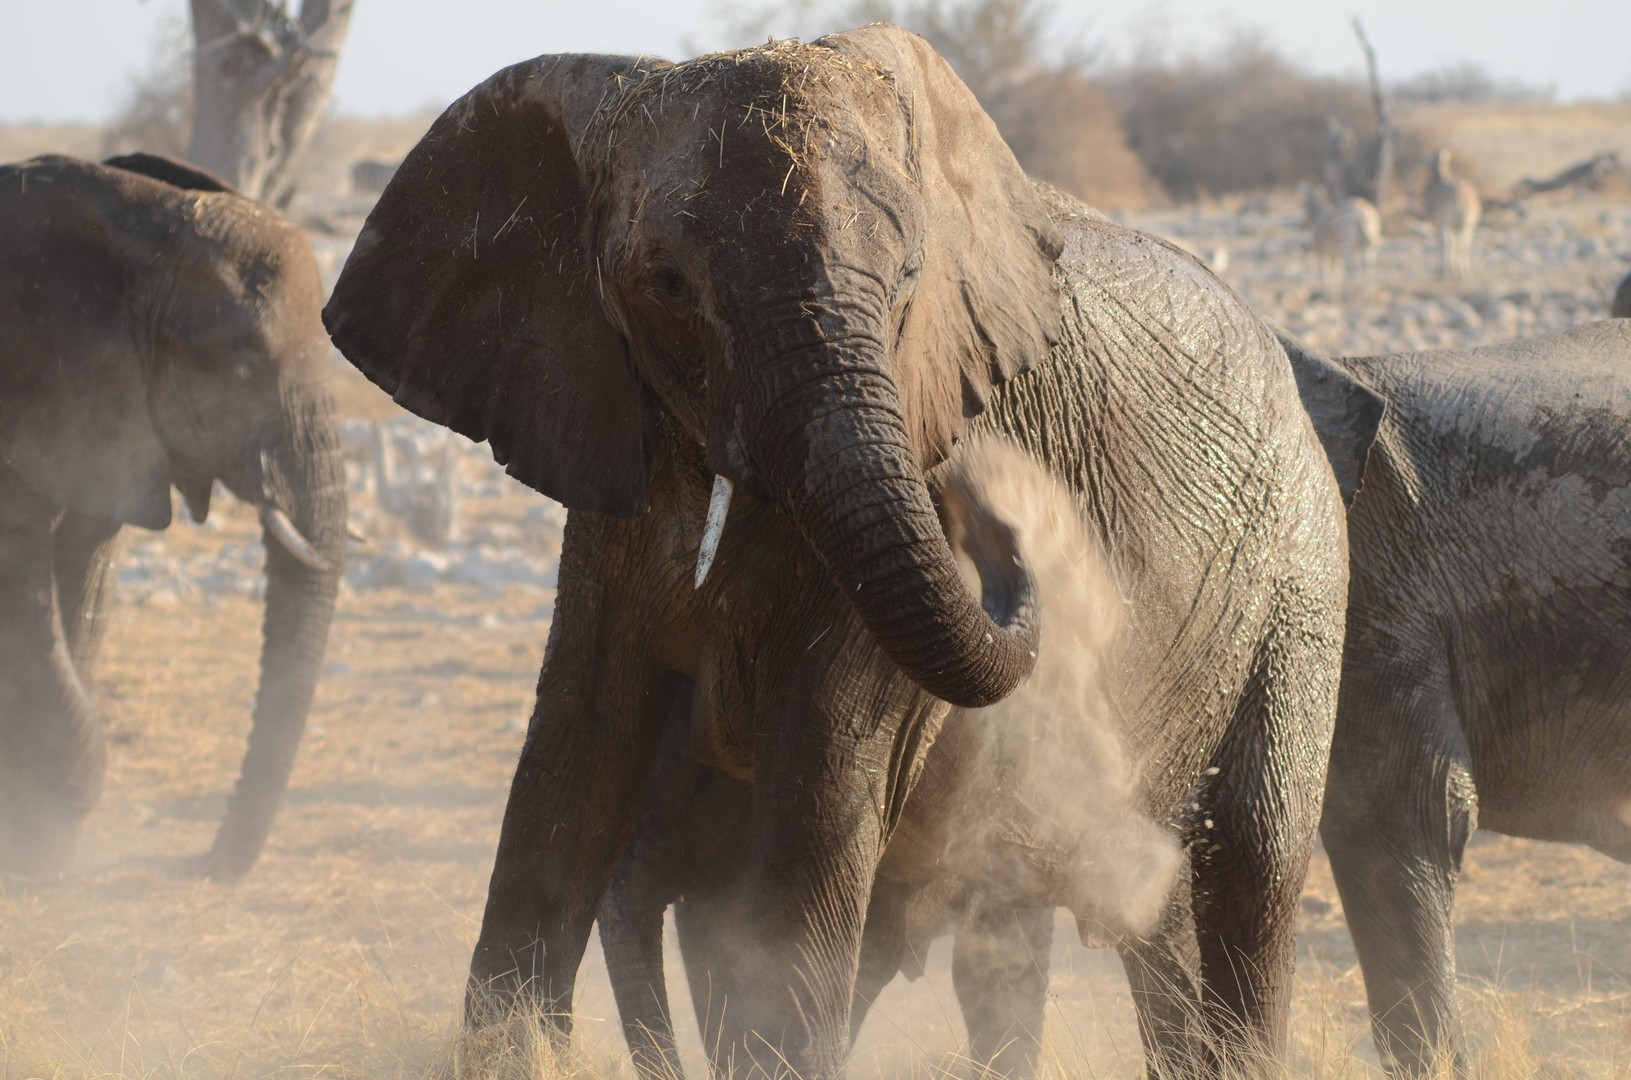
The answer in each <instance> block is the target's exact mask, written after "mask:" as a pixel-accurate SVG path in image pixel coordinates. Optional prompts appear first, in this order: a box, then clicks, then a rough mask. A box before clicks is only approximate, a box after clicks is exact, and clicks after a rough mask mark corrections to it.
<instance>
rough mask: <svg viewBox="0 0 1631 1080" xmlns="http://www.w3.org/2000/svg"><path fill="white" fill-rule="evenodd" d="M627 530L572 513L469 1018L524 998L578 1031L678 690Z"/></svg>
mask: <svg viewBox="0 0 1631 1080" xmlns="http://www.w3.org/2000/svg"><path fill="white" fill-rule="evenodd" d="M620 524H621V523H616V522H607V521H604V520H601V519H595V520H594V521H593V522H592V523H591V525H590V526H584V525H583V524H582V523H581V522H580V521H579V520H578V515H576V514H575V515H573V517H572V519H569V521H568V525H567V532H566V539H565V545H564V550H563V552H562V561H561V588H560V591H559V593H558V594H557V603H556V614H555V621H554V625H553V626H552V627H551V630H550V635H549V644H548V646H547V648H546V650H545V654H544V665H543V671H542V673H541V674H540V676H539V680H538V696H537V702H536V704H535V706H534V708H533V714H532V718H531V720H530V721H529V723H528V726H527V737H526V741H525V743H524V744H523V746H522V749H521V758H520V761H519V763H518V764H517V766H516V771H515V778H514V780H513V781H512V782H511V785H510V797H509V802H508V804H507V806H506V807H505V811H504V823H503V826H502V829H501V832H500V834H499V843H498V852H497V856H496V861H495V863H494V866H493V876H492V881H491V883H490V885H489V887H488V894H487V908H486V911H485V913H484V915H483V917H482V927H481V935H480V937H479V938H478V940H477V942H476V948H475V953H474V955H473V956H472V957H471V960H470V984H469V992H468V994H467V997H466V1003H465V1006H466V1010H465V1011H466V1016H467V1018H468V1019H469V1020H471V1021H472V1022H476V1023H480V1022H485V1021H490V1020H495V1019H499V1018H502V1017H503V1016H504V1014H505V1012H506V1011H507V1010H508V1009H511V1008H514V1007H516V1006H522V1007H524V1008H529V1009H530V1008H542V1009H544V1010H546V1011H547V1012H548V1013H549V1015H550V1017H551V1019H552V1022H553V1024H554V1026H555V1028H556V1030H557V1031H558V1032H559V1033H561V1034H563V1035H564V1034H565V1033H566V1032H568V1031H570V1028H571V1020H570V1013H571V1008H572V989H573V984H574V981H575V978H576V975H577V970H578V965H579V963H580V962H581V960H582V958H583V951H584V948H585V946H586V945H587V943H588V939H589V931H590V927H591V925H592V924H593V922H594V918H595V914H596V912H597V911H598V910H599V908H600V904H601V901H602V898H603V897H604V895H605V892H606V889H607V886H608V884H609V883H610V881H611V877H612V873H613V871H614V869H615V868H616V866H617V862H618V859H619V857H620V855H621V854H622V851H623V848H624V845H625V844H626V843H627V841H628V837H629V834H630V832H631V831H632V829H633V826H634V821H635V815H636V812H637V811H638V809H639V806H640V799H641V793H642V791H643V790H644V787H645V784H646V782H647V780H648V778H649V776H650V773H651V769H652V763H653V759H654V757H655V754H656V750H657V744H658V741H659V738H660V734H661V728H662V722H663V719H664V717H665V716H666V715H667V713H668V710H669V708H670V706H671V703H672V698H673V695H675V694H677V693H680V692H681V690H682V688H683V686H684V682H683V680H681V679H680V678H678V677H677V676H673V675H669V674H666V670H667V669H666V666H665V665H664V663H663V662H662V657H661V649H660V647H659V646H660V640H661V637H662V633H663V627H664V615H665V612H664V610H663V605H662V603H661V602H660V600H658V599H657V597H656V596H654V589H653V583H652V579H651V575H650V574H649V573H645V572H642V571H643V570H644V564H642V562H641V561H640V560H639V558H638V549H637V548H636V546H635V545H633V544H631V543H629V542H627V541H626V540H624V539H623V538H622V537H621V536H620V535H619V528H618V526H619V525H620ZM575 526H576V527H575ZM623 528H625V529H626V528H630V527H629V526H623ZM620 540H622V541H623V542H621V543H620V542H619V541H620ZM625 582H626V583H625ZM634 592H641V593H642V595H640V596H639V597H635V596H633V595H631V593H634ZM673 595H675V596H680V595H683V594H681V593H679V592H677V591H676V592H675V593H674V594H673ZM654 601H655V602H654ZM675 603H676V604H678V603H679V601H678V600H676V601H675Z"/></svg>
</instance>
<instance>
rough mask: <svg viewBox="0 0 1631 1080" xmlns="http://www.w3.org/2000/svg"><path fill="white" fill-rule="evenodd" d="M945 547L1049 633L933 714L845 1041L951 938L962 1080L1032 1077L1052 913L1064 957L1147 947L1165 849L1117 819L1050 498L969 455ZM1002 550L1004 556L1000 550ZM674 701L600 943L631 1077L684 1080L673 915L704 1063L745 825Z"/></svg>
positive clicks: (1079, 579)
mask: <svg viewBox="0 0 1631 1080" xmlns="http://www.w3.org/2000/svg"><path fill="white" fill-rule="evenodd" d="M933 488H934V492H933V493H934V496H935V502H936V504H937V505H938V506H940V507H941V514H942V519H943V522H944V524H945V528H946V534H947V537H948V539H951V541H952V546H953V548H954V549H957V550H960V551H962V552H964V553H966V554H968V556H969V558H970V559H971V561H972V562H973V563H974V564H975V565H981V564H985V563H986V562H987V560H992V559H996V558H1001V557H1004V556H1005V555H1008V553H1009V552H1011V551H1012V550H1014V549H1015V548H1017V550H1019V551H1020V552H1022V553H1023V557H1024V559H1025V560H1026V563H1027V565H1028V566H1030V567H1031V568H1032V573H1033V576H1034V578H1035V582H1036V587H1037V589H1038V592H1039V604H1040V609H1041V618H1042V620H1043V623H1044V625H1045V626H1046V627H1047V631H1046V633H1045V635H1044V636H1043V639H1042V641H1041V643H1040V648H1039V650H1038V653H1039V656H1038V661H1037V668H1036V669H1035V671H1034V672H1033V674H1032V676H1031V678H1030V679H1029V680H1028V681H1027V683H1026V685H1025V686H1023V687H1022V688H1020V689H1019V690H1018V691H1016V692H1015V693H1014V694H1012V695H1010V696H1009V697H1008V698H1006V699H1004V700H1003V701H1002V702H1001V703H999V704H997V705H994V706H991V707H989V708H987V709H983V710H967V709H953V710H951V713H950V714H949V715H948V717H947V719H946V721H945V724H944V726H943V727H942V729H941V732H940V735H939V736H938V738H937V739H936V740H935V743H934V745H933V746H931V747H930V748H929V750H928V753H927V754H926V756H925V759H924V766H923V774H922V777H921V778H920V780H919V781H918V783H917V785H916V786H915V787H914V789H913V791H912V793H911V795H910V796H909V797H908V798H907V801H906V805H905V807H904V808H903V810H902V813H901V820H900V824H899V825H898V827H897V828H896V831H895V834H894V836H893V837H892V839H891V840H890V843H889V847H888V849H887V851H886V852H885V853H884V856H883V859H882V861H881V863H880V865H879V867H878V872H877V878H876V880H875V881H874V882H873V885H872V897H871V902H870V903H869V905H868V908H867V919H866V925H865V928H864V930H863V932H862V940H861V956H860V966H859V972H858V975H857V979H856V985H855V991H854V995H853V1002H852V1008H851V1013H850V1027H851V1036H852V1039H853V1037H854V1035H855V1034H856V1033H858V1032H859V1030H860V1027H861V1024H862V1021H863V1020H864V1018H865V1016H866V1013H867V1011H868V1009H869V1007H870V1005H871V1003H872V1002H873V1001H874V1000H875V999H876V997H877V995H878V993H879V991H881V990H882V989H883V987H884V985H885V984H887V983H888V982H889V981H890V980H891V979H893V978H894V977H895V975H896V974H897V973H900V972H905V973H907V975H908V977H915V976H917V975H921V974H922V970H923V968H922V958H923V957H924V956H925V955H926V951H927V947H928V943H929V941H930V939H932V938H934V937H937V936H939V935H941V934H945V933H954V934H955V935H956V943H955V959H954V962H953V965H952V975H953V983H954V987H955V990H956V993H957V997H958V1000H959V1002H960V1003H961V1004H962V1005H963V1010H964V1019H965V1021H966V1025H967V1029H968V1056H969V1058H970V1060H971V1061H972V1062H973V1063H974V1064H975V1066H976V1068H977V1069H979V1070H984V1071H989V1072H993V1073H998V1074H1001V1075H1007V1076H1030V1075H1034V1073H1035V1072H1036V1067H1037V1063H1038V1059H1039V1057H1040V1054H1041V1049H1042V1043H1041V1035H1042V1021H1043V1009H1044V1005H1045V993H1046V990H1047V978H1048V958H1049V951H1050V947H1051V943H1052V935H1053V916H1054V909H1055V907H1057V906H1065V907H1068V908H1070V909H1071V911H1072V912H1073V913H1074V914H1075V915H1076V918H1077V920H1078V924H1079V926H1081V927H1082V928H1083V933H1084V937H1085V936H1088V935H1091V937H1092V939H1093V940H1094V941H1102V940H1103V939H1104V938H1105V937H1106V936H1110V935H1113V934H1117V933H1121V934H1140V933H1146V932H1148V931H1149V930H1150V929H1151V928H1152V926H1153V925H1154V922H1155V920H1156V919H1157V918H1158V916H1159V915H1160V913H1161V911H1162V909H1163V907H1164V906H1165V900H1166V897H1167V895H1168V892H1169V890H1170V888H1171V885H1172V881H1173V878H1174V875H1175V872H1176V870H1177V866H1178V848H1177V843H1176V836H1175V835H1174V834H1173V832H1172V831H1171V830H1170V829H1169V828H1166V827H1165V826H1158V825H1156V824H1154V823H1152V822H1149V821H1147V820H1146V819H1144V818H1143V817H1141V816H1140V815H1139V814H1138V813H1136V812H1134V811H1133V810H1132V794H1133V789H1134V783H1133V780H1134V772H1133V770H1132V769H1131V768H1130V767H1129V763H1128V762H1127V761H1126V759H1125V755H1124V752H1123V749H1122V747H1121V745H1120V741H1119V738H1118V737H1117V734H1116V730H1115V722H1114V720H1113V718H1112V715H1111V710H1110V709H1109V706H1108V701H1107V695H1106V692H1105V688H1106V686H1107V685H1108V680H1107V679H1106V678H1105V670H1104V669H1105V668H1106V667H1107V666H1108V665H1110V664H1111V663H1113V659H1112V657H1111V655H1110V648H1111V646H1112V644H1113V642H1114V640H1115V633H1116V629H1117V626H1118V623H1119V622H1120V608H1121V600H1120V595H1119V591H1118V590H1117V588H1116V585H1115V582H1114V581H1113V580H1112V579H1111V577H1110V575H1109V573H1108V571H1107V568H1106V566H1105V564H1104V562H1103V559H1102V555H1101V554H1100V553H1099V551H1098V550H1097V542H1096V540H1095V538H1094V537H1092V536H1091V535H1090V534H1089V533H1088V531H1087V529H1086V528H1085V526H1084V523H1083V522H1081V521H1079V520H1078V519H1077V518H1076V515H1075V513H1074V506H1073V504H1072V501H1071V500H1070V499H1069V498H1068V497H1062V496H1061V495H1060V494H1059V493H1058V492H1057V490H1055V488H1054V485H1053V480H1052V477H1051V476H1049V475H1048V474H1046V473H1044V472H1043V471H1042V470H1041V469H1038V468H1036V467H1035V466H1034V465H1032V464H1030V462H1029V459H1027V458H1024V457H1023V456H1021V455H1020V454H1019V453H1018V452H1017V451H1014V450H1012V449H1011V448H1009V447H1007V446H1006V445H1004V444H1000V443H994V442H991V441H989V440H983V439H982V440H979V441H977V442H976V443H975V444H974V445H973V446H972V447H971V448H969V449H968V450H966V451H963V452H960V453H959V455H958V457H957V459H956V463H955V467H954V468H947V469H944V470H941V474H940V475H939V476H937V477H936V478H935V481H934V483H933ZM1009 537H1013V538H1015V539H1017V543H1016V542H1015V539H1009ZM692 712H693V705H692V696H691V692H690V688H688V689H687V692H686V693H685V694H682V695H681V696H679V697H678V698H677V699H676V703H675V707H674V709H673V711H672V712H671V713H670V716H669V719H668V721H667V723H666V724H665V727H664V731H663V737H662V740H663V741H662V745H661V747H660V748H659V751H658V759H657V766H656V768H655V769H654V770H653V773H652V777H651V780H650V782H649V784H648V787H647V791H646V796H645V802H644V804H643V806H642V807H641V810H640V816H639V819H638V822H637V824H636V826H635V831H634V835H633V837H632V838H631V839H630V842H629V846H628V848H627V849H626V850H625V852H624V854H623V858H622V860H621V862H620V864H619V866H618V870H617V873H616V875H615V876H614V877H613V880H612V885H611V887H610V889H609V890H608V891H607V894H606V898H605V900H604V901H603V903H602V905H601V908H600V913H599V918H598V924H599V927H600V938H601V943H602V947H603V949H604V952H605V956H606V966H607V971H608V973H609V975H610V979H611V986H612V992H613V994H614V996H615V998H616V1001H617V1006H618V1012H619V1014H620V1016H621V1019H622V1022H623V1030H624V1035H625V1038H626V1039H627V1041H628V1043H629V1048H630V1051H631V1053H632V1055H633V1057H634V1060H635V1063H636V1067H637V1068H638V1070H639V1071H640V1073H641V1075H643V1076H649V1077H679V1076H682V1075H683V1070H682V1068H681V1065H680V1059H679V1056H678V1052H677V1048H676V1043H675V1039H674V1033H673V1030H672V1026H671V1024H670V1012H669V1002H668V996H667V990H666V985H665V981H666V977H665V972H664V964H663V951H662V935H663V915H664V911H665V909H667V908H668V907H669V906H670V905H673V906H674V907H675V911H676V914H675V920H676V925H677V929H678V931H679V934H680V940H681V942H682V948H683V949H684V959H685V974H686V977H687V979H688V981H689V984H690V987H691V990H692V997H693V1004H694V1005H695V1008H696V1012H697V1018H698V1023H699V1025H700V1026H701V1027H702V1029H703V1045H704V1046H705V1047H712V1046H714V1045H715V1042H716V1039H717V1038H718V1036H719V1034H720V1032H719V1027H720V1022H721V1020H722V1017H723V1014H722V1003H721V1002H720V1000H719V999H718V997H717V996H716V995H715V994H714V993H713V988H714V987H715V986H717V985H719V984H720V983H721V982H724V981H728V980H726V979H724V978H723V976H724V972H725V968H726V965H727V964H728V963H729V962H730V961H731V956H730V953H731V948H730V940H729V935H728V933H727V934H725V935H721V934H720V933H718V931H716V930H715V928H716V927H724V928H729V927H731V926H732V925H734V920H735V918H736V917H737V916H736V915H735V913H734V912H733V911H732V905H733V904H734V903H735V902H736V897H735V895H734V892H733V890H734V889H735V888H736V887H737V884H738V883H739V882H740V881H741V880H742V877H743V871H744V869H745V861H744V860H743V859H742V857H741V855H742V853H743V852H744V851H745V850H747V845H746V843H745V841H746V840H747V836H746V835H745V825H746V823H747V821H748V820H749V818H750V800H751V797H752V789H751V786H750V785H749V784H747V783H746V782H744V781H742V780H738V779H736V778H734V777H730V776H728V775H725V774H723V773H720V772H718V771H716V770H713V769H710V768H708V767H706V766H704V765H702V764H700V763H699V762H698V761H697V760H696V759H695V758H693V757H691V756H689V755H688V752H687V746H688V742H689V739H690V737H691V731H692V728H691V718H692Z"/></svg>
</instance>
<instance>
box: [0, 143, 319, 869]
mask: <svg viewBox="0 0 1631 1080" xmlns="http://www.w3.org/2000/svg"><path fill="white" fill-rule="evenodd" d="M322 306H323V287H322V282H321V279H320V278H319V276H318V272H317V264H316V260H315V259H314V258H313V255H312V251H311V247H310V245H309V244H308V243H307V241H306V239H305V238H304V236H302V235H301V233H300V232H299V230H297V229H296V228H295V227H294V226H293V225H291V224H290V223H289V222H287V221H285V220H284V219H283V218H282V217H281V216H280V215H279V214H277V213H276V212H275V211H274V210H272V209H271V208H269V207H266V206H264V205H261V204H259V203H257V202H255V201H253V200H251V199H248V198H245V197H243V196H241V195H239V194H237V193H236V192H234V191H232V190H231V189H230V188H228V187H227V186H226V185H225V184H224V183H222V182H221V181H220V180H218V179H216V178H215V177H212V176H210V175H208V174H207V173H203V172H200V171H199V170H197V169H194V168H192V167H191V166H188V165H185V164H183V163H181V162H177V161H172V160H170V159H168V158H163V157H158V156H156V155H149V154H131V155H125V156H122V157H117V158H110V159H109V160H108V161H106V162H103V163H101V164H97V163H95V162H89V161H81V160H78V159H75V158H70V157H62V156H55V155H51V156H43V157H37V158H33V159H30V160H28V161H24V162H20V163H17V164H11V165H0V873H21V874H27V875H45V874H52V873H56V872H60V871H61V870H62V869H63V868H65V867H66V866H67V864H68V863H69V861H70V860H71V858H72V852H73V846H74V841H75V839H76V837H77V835H78V833H79V829H80V825H81V823H82V821H83V819H84V817H85V815H86V814H87V813H89V811H90V809H91V807H92V806H93V805H94V804H95V802H96V799H97V797H98V796H99V794H100V791H101V786H102V775H103V768H104V764H105V750H104V733H103V728H102V722H101V719H100V718H99V716H98V714H97V712H96V710H95V709H94V708H93V707H92V705H91V703H90V701H89V700H88V695H87V685H88V683H89V676H90V669H91V665H92V663H93V661H94V659H95V653H96V648H97V645H98V643H99V640H100V637H101V629H102V624H103V617H104V616H105V613H106V611H105V600H106V597H107V595H108V593H109V591H110V590H109V589H108V583H109V579H110V570H111V566H112V557H113V550H114V546H115V543H116V538H117V535H118V533H119V530H120V529H121V528H122V527H123V526H124V525H139V526H141V527H143V528H146V529H163V528H164V527H166V526H167V525H169V523H170V518H171V496H170V489H171V488H172V487H174V488H175V489H176V490H177V491H179V492H180V493H181V495H182V497H183V499H184V500H185V501H186V504H187V508H188V511H189V512H190V514H191V516H192V518H193V520H195V521H203V520H204V518H205V516H206V515H207V514H208V512H209V504H210V493H211V491H212V489H213V486H214V484H215V482H216V481H220V482H221V484H222V485H223V486H224V487H225V488H226V489H227V490H228V491H230V492H231V493H232V494H233V495H235V496H237V497H238V498H239V499H241V500H243V501H245V502H248V503H251V504H253V505H255V506H256V507H257V509H258V512H259V515H260V520H261V523H262V528H263V531H264V534H265V538H266V552H267V555H266V574H267V582H266V614H265V622H264V627H263V639H262V649H261V658H260V684H259V687H258V692H257V694H256V697H255V706H254V717H253V723H252V727H251V730H250V735H249V747H248V751H247V753H246V755H245V757H244V763H243V769H242V774H241V776H240V778H239V780H238V784H237V788H236V790H235V791H234V792H233V794H232V797H231V800H230V802H229V803H228V807H227V813H226V817H225V819H224V820H223V821H222V823H221V827H220V829H219V831H218V833H217V834H216V838H215V843H214V845H213V846H212V847H211V849H210V851H209V852H208V853H207V854H206V855H205V856H204V858H203V860H202V863H201V864H200V866H199V869H200V871H201V872H202V873H203V874H205V875H207V876H209V877H212V878H216V879H220V880H231V879H236V878H238V877H241V876H242V875H243V874H245V873H246V872H248V870H249V869H250V867H252V866H253V865H254V863H255V860H256V859H257V858H258V857H259V855H260V852H261V848H262V847H263V846H264V844H265V841H266V836H267V833H268V832H269V831H270V828H271V824H272V819H273V817H274V816H275V815H276V813H277V808H278V804H279V803H280V802H281V800H282V796H283V790H284V788H285V786H286V785H287V783H288V778H289V773H290V770H291V769H292V767H293V764H294V757H295V751H296V748H297V746H298V744H299V741H300V735H301V732H302V730H303V729H304V727H305V722H306V714H307V712H308V710H309V709H310V707H311V701H312V696H313V693H314V692H315V689H316V685H317V678H318V675H319V674H320V671H321V668H322V663H323V652H324V649H325V647H326V645H327V641H328V631H329V623H330V621H331V619H332V617H333V612H334V598H335V594H336V592H337V590H338V587H339V575H340V571H341V566H342V562H343V559H344V555H345V542H346V536H345V521H346V497H345V471H344V466H343V462H342V458H341V454H340V442H339V437H338V434H337V432H336V429H335V423H334V408H333V404H332V402H331V400H330V398H329V395H328V389H327V372H328V338H327V335H326V334H325V333H324V331H323V325H322V321H321V318H320V312H321V309H322Z"/></svg>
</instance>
